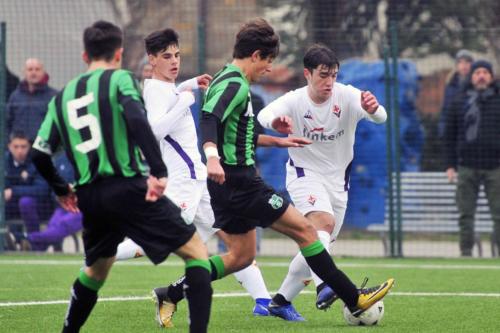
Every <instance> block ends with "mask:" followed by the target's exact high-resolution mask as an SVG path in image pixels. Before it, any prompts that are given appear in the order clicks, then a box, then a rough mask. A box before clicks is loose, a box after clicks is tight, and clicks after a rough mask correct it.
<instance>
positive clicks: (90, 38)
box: [83, 21, 123, 61]
mask: <svg viewBox="0 0 500 333" xmlns="http://www.w3.org/2000/svg"><path fill="white" fill-rule="evenodd" d="M122 43H123V33H122V30H121V29H120V28H119V27H117V26H116V25H114V24H113V23H110V22H106V21H97V22H95V23H94V24H92V25H91V26H90V27H88V28H87V29H85V31H84V32H83V44H84V47H85V51H86V52H87V54H88V56H89V59H90V60H106V61H110V60H111V59H113V56H114V54H115V51H116V50H117V49H119V48H120V47H122Z"/></svg>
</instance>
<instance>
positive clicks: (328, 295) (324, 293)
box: [316, 285, 339, 311]
mask: <svg viewBox="0 0 500 333" xmlns="http://www.w3.org/2000/svg"><path fill="white" fill-rule="evenodd" d="M338 298H339V296H338V295H337V294H336V293H335V292H334V291H333V290H332V288H330V287H329V286H327V285H325V286H324V287H323V288H322V289H321V290H320V291H319V292H318V295H317V296H316V308H317V309H318V310H325V311H326V310H327V309H328V308H329V307H330V306H331V305H332V304H333V302H335V301H336V300H337V299H338Z"/></svg>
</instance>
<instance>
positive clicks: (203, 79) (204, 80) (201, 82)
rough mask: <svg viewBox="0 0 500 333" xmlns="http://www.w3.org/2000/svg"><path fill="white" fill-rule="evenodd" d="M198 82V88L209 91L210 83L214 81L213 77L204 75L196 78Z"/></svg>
mask: <svg viewBox="0 0 500 333" xmlns="http://www.w3.org/2000/svg"><path fill="white" fill-rule="evenodd" d="M196 81H197V82H198V87H200V88H201V89H207V88H208V85H209V84H210V81H212V77H211V76H210V75H208V74H202V75H200V76H197V77H196Z"/></svg>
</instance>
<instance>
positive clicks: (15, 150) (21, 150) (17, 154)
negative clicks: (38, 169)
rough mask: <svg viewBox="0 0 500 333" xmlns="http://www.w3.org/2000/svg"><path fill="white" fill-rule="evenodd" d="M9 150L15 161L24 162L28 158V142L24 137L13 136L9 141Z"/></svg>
mask: <svg viewBox="0 0 500 333" xmlns="http://www.w3.org/2000/svg"><path fill="white" fill-rule="evenodd" d="M9 151H10V153H11V154H12V157H13V158H14V161H16V162H17V163H24V161H26V159H27V158H28V153H29V151H30V143H29V141H28V140H26V139H21V138H14V139H12V140H11V141H10V142H9Z"/></svg>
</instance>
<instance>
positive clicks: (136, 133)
mask: <svg viewBox="0 0 500 333" xmlns="http://www.w3.org/2000/svg"><path fill="white" fill-rule="evenodd" d="M83 41H84V46H85V51H84V54H83V58H84V60H85V62H86V63H87V64H88V70H87V72H86V73H83V74H81V75H78V76H77V77H76V78H74V79H73V80H71V81H70V82H69V83H68V84H67V85H66V86H65V87H64V89H63V90H62V91H61V92H59V93H58V94H57V95H56V96H55V97H54V98H53V99H52V101H51V102H50V103H49V108H48V111H47V115H46V116H45V119H44V121H43V123H42V126H41V128H40V130H39V132H38V137H37V138H36V140H35V143H34V144H33V153H32V158H33V162H34V163H35V165H36V167H37V169H38V170H39V172H40V174H41V175H42V176H43V177H44V178H45V179H46V180H47V182H48V183H49V184H50V185H51V187H52V188H53V190H54V192H55V193H56V195H57V196H58V201H59V202H60V204H61V206H62V207H63V208H64V209H66V210H68V211H71V212H77V211H78V210H79V209H80V210H81V211H82V213H83V243H84V248H85V267H84V268H82V270H81V271H80V274H79V276H78V278H77V279H76V280H75V282H74V284H73V287H72V290H71V300H70V304H69V306H68V311H67V313H66V318H65V321H64V327H63V332H78V331H79V330H80V328H81V326H83V324H84V323H85V321H86V319H87V317H88V316H89V315H90V312H91V311H92V309H93V307H94V305H95V304H96V302H97V298H98V296H97V293H98V291H99V289H100V288H101V287H102V285H103V284H104V281H105V279H106V277H107V275H108V273H109V271H110V269H111V266H112V265H113V263H114V261H115V254H116V249H117V247H118V244H119V243H120V242H122V241H123V239H124V237H125V236H127V237H130V238H131V239H133V240H134V241H135V242H136V243H137V244H139V245H140V246H141V247H142V248H143V249H144V252H145V253H146V255H147V256H148V257H149V258H150V260H151V261H152V262H153V263H154V264H158V263H161V262H162V261H164V260H165V259H166V258H167V257H168V255H169V254H170V253H171V252H175V253H177V254H178V255H179V256H180V257H181V258H183V259H184V260H185V261H186V286H187V288H186V289H185V292H186V296H187V298H188V301H189V310H190V311H189V314H190V331H191V332H197V333H198V332H206V331H207V327H208V320H209V316H210V306H211V298H212V289H211V286H210V271H211V268H210V265H209V263H208V261H207V251H206V248H205V246H204V244H203V242H202V241H201V239H200V237H199V236H198V234H197V233H196V229H195V227H194V226H193V225H191V224H187V223H186V222H185V220H184V219H183V218H182V217H181V212H180V209H179V208H178V207H177V206H176V205H175V204H174V203H173V202H171V201H170V200H169V199H167V198H166V197H165V196H164V195H163V192H164V190H165V186H166V176H167V169H166V167H165V164H164V163H163V161H162V159H161V154H160V149H159V147H158V145H157V142H156V139H155V137H154V134H153V132H152V131H151V128H150V126H149V124H148V122H147V119H146V117H145V114H144V112H145V110H144V105H143V103H142V99H141V96H140V92H139V89H138V86H137V82H136V81H135V79H134V78H133V77H132V75H131V73H130V72H128V71H125V70H122V69H120V67H121V60H122V53H123V48H122V42H123V34H122V31H121V29H120V28H118V27H117V26H115V25H113V24H112V23H109V22H105V21H98V22H96V23H94V24H93V25H92V26H90V27H88V28H87V29H85V31H84V34H83ZM61 146H62V147H63V148H64V150H65V152H66V155H67V156H68V159H69V160H70V162H71V164H72V166H73V168H74V170H75V178H76V191H75V190H74V189H73V188H72V187H71V186H70V185H69V184H67V183H66V182H65V181H64V179H62V178H61V177H60V175H59V174H58V173H57V170H56V169H55V168H54V165H53V163H52V160H51V155H52V154H53V153H54V152H56V151H57V149H58V148H59V147H61ZM141 151H142V153H143V155H144V156H145V158H146V160H147V162H148V164H149V167H150V176H149V178H146V177H145V170H146V169H145V166H144V165H143V163H142V160H141V157H140V155H141Z"/></svg>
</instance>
